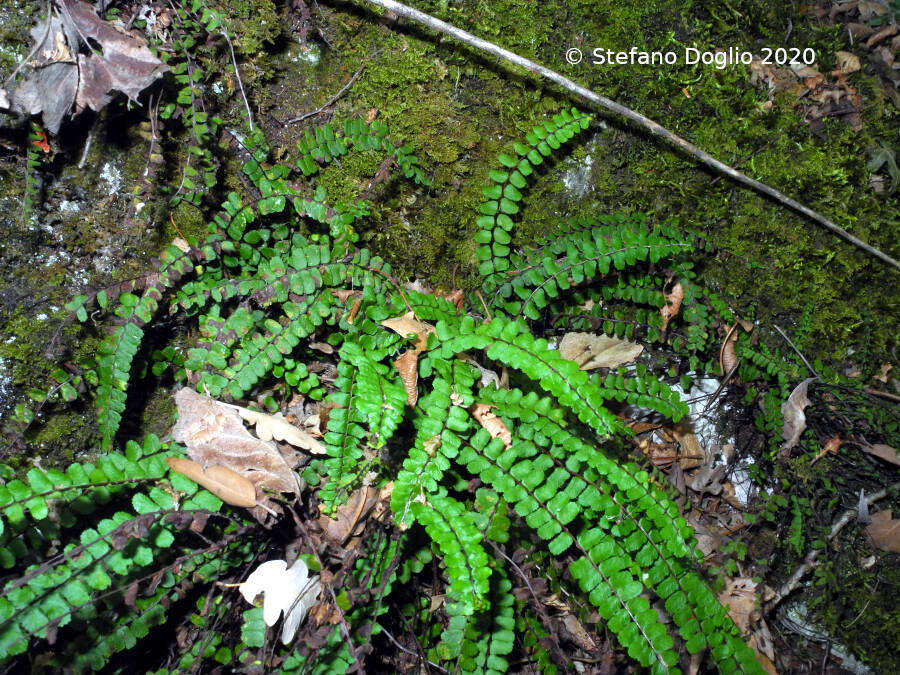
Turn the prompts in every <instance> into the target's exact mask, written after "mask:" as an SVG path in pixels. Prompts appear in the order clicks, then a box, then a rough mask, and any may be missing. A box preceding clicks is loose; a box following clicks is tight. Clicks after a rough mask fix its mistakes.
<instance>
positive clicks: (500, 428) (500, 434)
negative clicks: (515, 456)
mask: <svg viewBox="0 0 900 675" xmlns="http://www.w3.org/2000/svg"><path fill="white" fill-rule="evenodd" d="M492 407H493V406H490V405H488V404H487V403H476V404H475V405H473V406H472V407H471V408H469V412H470V413H471V414H472V417H474V418H475V420H476V421H477V422H478V423H479V424H480V425H481V426H482V427H484V428H485V430H486V431H487V432H488V433H489V434H490V435H491V438H499V439H500V440H501V441H503V445H504V447H507V448H508V447H509V446H510V445H512V432H510V430H509V428H508V427H507V426H506V425H505V424H504V423H503V420H502V419H500V418H499V417H497V416H496V415H495V414H494V413H492V412H491V408H492Z"/></svg>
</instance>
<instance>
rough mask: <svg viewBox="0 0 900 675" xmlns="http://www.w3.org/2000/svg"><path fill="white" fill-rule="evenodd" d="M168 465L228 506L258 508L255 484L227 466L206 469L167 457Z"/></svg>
mask: <svg viewBox="0 0 900 675" xmlns="http://www.w3.org/2000/svg"><path fill="white" fill-rule="evenodd" d="M166 464H168V465H169V468H170V469H172V471H177V472H178V473H180V474H183V475H185V476H187V477H188V478H190V479H191V480H192V481H194V482H195V483H197V485H200V486H201V487H205V488H206V489H207V490H209V491H210V492H212V493H213V494H214V495H215V496H216V497H218V498H219V499H221V500H222V501H223V502H225V503H226V504H231V505H232V506H243V507H245V508H252V507H254V506H256V488H255V487H254V486H253V483H251V482H250V481H249V480H247V479H246V478H244V477H243V476H242V475H240V474H239V473H235V472H234V471H232V470H231V469H229V468H228V467H227V466H219V465H214V466H209V467H207V468H206V469H204V468H203V467H202V466H200V465H199V464H198V463H197V462H195V461H193V460H190V459H183V458H181V457H166Z"/></svg>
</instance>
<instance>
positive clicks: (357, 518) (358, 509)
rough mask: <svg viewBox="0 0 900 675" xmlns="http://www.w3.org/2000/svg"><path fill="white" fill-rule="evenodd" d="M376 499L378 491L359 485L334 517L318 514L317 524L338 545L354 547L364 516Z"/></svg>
mask: <svg viewBox="0 0 900 675" xmlns="http://www.w3.org/2000/svg"><path fill="white" fill-rule="evenodd" d="M378 499H379V494H378V491H376V490H375V489H373V488H371V487H369V486H364V487H361V488H360V489H358V490H357V491H356V492H354V493H353V494H351V495H350V498H349V499H348V500H347V502H346V503H345V504H342V505H341V506H340V507H338V510H337V513H336V514H335V517H334V518H329V517H328V516H319V520H318V523H319V526H320V527H321V528H322V530H323V531H324V532H325V536H327V537H328V538H329V539H331V540H332V541H333V542H335V543H336V544H337V545H338V546H344V547H345V549H346V550H349V549H352V548H355V547H356V545H357V544H358V543H359V535H360V534H361V533H362V530H363V528H364V527H365V519H366V516H367V515H368V513H369V512H370V511H371V510H372V507H374V506H375V503H376V502H377V501H378ZM351 537H352V538H351ZM348 540H349V543H348Z"/></svg>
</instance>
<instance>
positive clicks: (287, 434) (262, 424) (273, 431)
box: [233, 405, 326, 455]
mask: <svg viewBox="0 0 900 675" xmlns="http://www.w3.org/2000/svg"><path fill="white" fill-rule="evenodd" d="M233 407H234V409H235V410H237V413H238V415H240V416H241V417H243V418H244V419H245V420H246V421H248V422H249V423H250V424H253V425H255V426H256V435H257V436H259V438H260V440H263V441H271V440H272V439H273V438H274V439H275V440H276V441H284V442H285V443H290V444H291V445H293V446H294V447H295V448H302V449H303V450H309V451H310V452H311V453H312V454H314V455H324V454H325V452H326V450H325V446H324V445H322V444H321V443H319V441H317V440H316V439H315V438H313V437H312V436H310V435H309V434H308V433H306V432H305V431H304V430H303V429H300V428H299V427H295V426H294V425H293V424H291V423H290V422H288V421H287V420H286V419H284V416H283V415H282V414H281V413H276V414H274V415H268V414H266V413H261V412H257V411H255V410H249V409H248V408H242V407H240V406H237V405H236V406H233Z"/></svg>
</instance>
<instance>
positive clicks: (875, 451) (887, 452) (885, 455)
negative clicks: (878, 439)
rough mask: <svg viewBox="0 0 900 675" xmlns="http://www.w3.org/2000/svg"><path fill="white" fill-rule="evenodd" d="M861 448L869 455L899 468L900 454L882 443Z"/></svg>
mask: <svg viewBox="0 0 900 675" xmlns="http://www.w3.org/2000/svg"><path fill="white" fill-rule="evenodd" d="M861 447H862V449H863V450H864V451H866V452H868V453H869V454H870V455H875V456H876V457H880V458H881V459H883V460H884V461H885V462H890V463H891V464H893V465H894V466H900V452H897V450H896V448H892V447H891V446H890V445H885V444H884V443H873V444H872V445H869V446H865V445H864V446H861Z"/></svg>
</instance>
